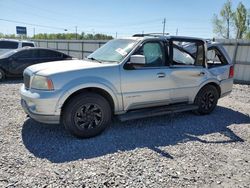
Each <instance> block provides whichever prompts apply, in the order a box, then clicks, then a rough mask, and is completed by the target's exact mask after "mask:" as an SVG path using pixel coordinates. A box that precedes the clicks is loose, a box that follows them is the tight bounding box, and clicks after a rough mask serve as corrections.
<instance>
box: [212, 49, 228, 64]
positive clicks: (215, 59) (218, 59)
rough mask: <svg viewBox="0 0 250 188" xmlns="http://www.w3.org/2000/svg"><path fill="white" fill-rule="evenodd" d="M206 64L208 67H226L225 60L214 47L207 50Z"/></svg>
mask: <svg viewBox="0 0 250 188" xmlns="http://www.w3.org/2000/svg"><path fill="white" fill-rule="evenodd" d="M207 64H208V67H213V66H220V65H227V64H228V63H227V60H226V58H225V57H224V56H223V54H222V53H221V52H220V50H219V49H217V48H216V47H211V48H208V51H207Z"/></svg>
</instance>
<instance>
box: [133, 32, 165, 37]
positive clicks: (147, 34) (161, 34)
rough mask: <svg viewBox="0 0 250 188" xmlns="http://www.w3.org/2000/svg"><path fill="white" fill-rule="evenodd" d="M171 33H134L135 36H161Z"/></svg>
mask: <svg viewBox="0 0 250 188" xmlns="http://www.w3.org/2000/svg"><path fill="white" fill-rule="evenodd" d="M167 35H169V33H164V34H163V33H145V34H134V35H133V37H145V36H153V37H159V36H167Z"/></svg>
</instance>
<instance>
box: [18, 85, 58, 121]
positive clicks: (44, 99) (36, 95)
mask: <svg viewBox="0 0 250 188" xmlns="http://www.w3.org/2000/svg"><path fill="white" fill-rule="evenodd" d="M20 94H21V105H22V108H23V110H24V111H25V112H26V113H27V114H28V115H29V116H30V117H31V118H32V119H34V120H36V121H38V122H41V123H47V124H59V123H60V113H59V112H57V113H56V112H55V109H56V104H57V101H58V97H57V95H56V94H55V93H53V92H51V93H48V92H43V91H41V92H40V91H39V92H31V91H30V90H27V89H25V87H24V85H23V86H22V87H21V89H20Z"/></svg>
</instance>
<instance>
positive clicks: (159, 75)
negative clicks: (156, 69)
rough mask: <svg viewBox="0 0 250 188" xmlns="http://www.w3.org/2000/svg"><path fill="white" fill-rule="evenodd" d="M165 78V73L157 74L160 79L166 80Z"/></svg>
mask: <svg viewBox="0 0 250 188" xmlns="http://www.w3.org/2000/svg"><path fill="white" fill-rule="evenodd" d="M165 76H166V74H165V73H163V72H160V73H158V74H157V77H158V78H164V77H165Z"/></svg>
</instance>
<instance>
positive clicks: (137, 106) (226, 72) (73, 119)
mask: <svg viewBox="0 0 250 188" xmlns="http://www.w3.org/2000/svg"><path fill="white" fill-rule="evenodd" d="M233 74H234V68H233V64H232V62H231V60H230V58H229V56H228V54H227V53H226V51H225V50H224V48H223V47H222V46H221V45H220V44H218V43H214V42H209V41H205V40H202V39H199V38H189V37H176V36H158V35H152V34H151V35H150V34H148V35H134V36H133V37H130V38H124V39H115V40H111V41H109V42H108V43H106V44H105V45H104V46H102V47H101V48H99V49H98V50H96V51H95V52H93V53H92V54H90V55H89V56H88V57H87V58H86V59H84V60H69V61H59V62H54V63H43V64H38V65H33V66H30V67H28V68H26V69H25V71H24V85H23V86H22V87H21V98H22V99H21V104H22V106H23V109H24V110H25V112H26V113H27V114H28V115H29V116H30V117H31V118H32V119H35V120H36V121H38V122H43V123H50V124H55V123H56V124H57V123H63V124H64V126H65V127H66V128H67V130H69V131H70V132H71V133H72V134H74V135H75V136H78V137H83V138H86V137H92V136H95V135H97V134H99V133H101V132H102V131H103V130H104V129H105V128H106V127H107V125H108V124H109V123H110V120H111V118H112V117H114V116H115V117H118V118H119V119H120V120H121V121H125V120H130V119H138V118H142V117H150V116H156V115H163V114H168V113H172V112H182V111H187V110H192V111H194V112H195V113H196V114H201V115H203V114H209V113H211V112H212V111H213V110H214V108H215V107H216V105H217V101H218V99H219V98H220V97H223V96H225V95H227V94H229V93H230V92H231V90H232V85H233Z"/></svg>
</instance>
